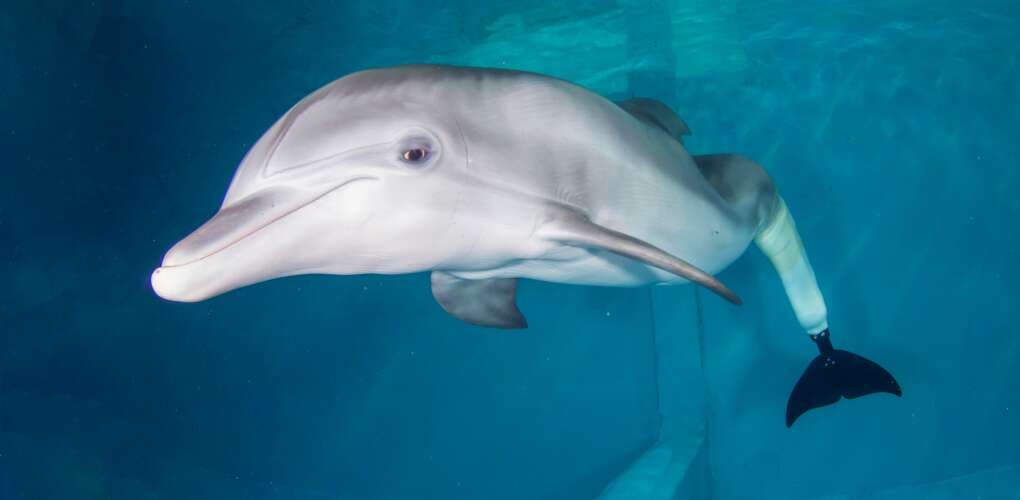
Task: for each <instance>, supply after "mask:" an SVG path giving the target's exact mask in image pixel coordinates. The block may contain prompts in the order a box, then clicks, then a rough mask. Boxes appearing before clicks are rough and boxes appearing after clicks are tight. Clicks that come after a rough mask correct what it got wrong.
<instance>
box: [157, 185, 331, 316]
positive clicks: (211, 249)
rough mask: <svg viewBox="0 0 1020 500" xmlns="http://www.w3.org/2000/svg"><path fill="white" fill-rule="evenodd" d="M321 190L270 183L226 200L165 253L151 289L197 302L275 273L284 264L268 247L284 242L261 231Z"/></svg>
mask: <svg viewBox="0 0 1020 500" xmlns="http://www.w3.org/2000/svg"><path fill="white" fill-rule="evenodd" d="M321 196H322V194H319V195H318V196H316V195H315V193H309V192H306V191H302V190H298V189H293V188H271V189H265V190H262V191H258V192H256V193H253V194H251V195H249V196H247V197H245V198H242V199H240V200H238V201H237V202H234V203H232V204H230V205H228V206H224V207H223V208H221V209H220V211H219V212H217V213H216V215H215V216H213V217H212V218H211V219H209V221H208V222H206V223H205V224H202V226H201V227H199V228H198V229H196V230H195V231H194V232H193V233H191V234H190V235H189V236H188V237H187V238H184V239H183V240H181V241H180V242H179V243H177V244H176V245H174V246H173V248H171V249H170V251H168V252H167V253H166V255H165V256H164V257H163V264H162V266H161V267H159V268H158V269H156V270H155V271H153V273H152V278H151V281H152V289H153V290H154V291H155V292H156V294H157V295H159V296H160V297H162V298H164V299H167V300H173V301H178V302H197V301H200V300H205V299H207V298H209V297H212V296H215V295H219V294H221V293H224V292H227V291H230V290H233V289H235V288H239V287H241V286H244V285H247V284H251V283H255V282H257V281H261V280H264V279H268V278H269V277H273V276H268V275H271V274H273V273H274V272H278V271H279V270H278V269H272V268H273V267H275V266H274V265H273V264H274V262H273V259H272V258H268V259H267V257H270V255H267V253H269V254H272V253H275V252H279V248H280V245H279V242H274V239H273V238H266V237H265V236H264V235H260V234H259V233H260V232H263V230H264V229H265V228H267V227H269V226H271V225H273V224H274V223H276V222H278V221H280V220H281V219H283V218H285V217H287V216H288V215H290V214H291V213H293V212H295V211H297V210H299V209H300V208H302V207H304V206H306V205H308V204H310V203H312V202H314V201H316V200H318V199H319V198H321ZM260 236H261V237H260ZM242 242H243V243H242ZM241 246H243V247H245V248H244V249H243V251H238V249H237V247H241Z"/></svg>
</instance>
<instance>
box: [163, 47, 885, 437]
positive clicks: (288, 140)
mask: <svg viewBox="0 0 1020 500" xmlns="http://www.w3.org/2000/svg"><path fill="white" fill-rule="evenodd" d="M688 133H689V130H688V128H687V125H686V124H685V123H684V122H683V120H681V119H680V118H679V117H678V116H677V115H676V114H675V113H673V112H672V111H671V110H670V109H669V108H668V107H667V106H666V105H664V104H662V103H661V102H659V101H655V100H652V99H642V98H639V99H630V100H627V101H623V102H619V103H614V102H612V101H609V100H607V99H605V98H603V97H601V96H599V95H598V94H595V93H593V92H591V91H589V90H587V89H585V88H583V87H580V86H577V85H574V84H572V83H569V82H566V81H563V80H559V79H555V78H551V77H547V76H542V75H538V74H534V73H527V72H521V71H509V70H497V69H480V68H465V67H455V66H441V65H410V66H400V67H394V68H385V69H373V70H368V71H362V72H359V73H355V74H351V75H348V76H346V77H343V78H340V79H338V80H336V81H334V82H332V83H329V84H328V85H326V86H324V87H322V88H321V89H319V90H318V91H316V92H314V93H312V94H311V95H309V96H307V97H306V98H304V99H303V100H301V101H300V102H298V103H297V104H296V105H295V106H294V107H293V108H291V109H290V110H289V111H288V112H287V113H286V114H284V115H283V117H281V118H280V119H279V120H278V121H277V122H276V123H275V124H274V125H273V126H272V127H271V128H270V129H269V130H268V131H267V132H266V133H265V134H264V135H263V136H262V137H261V138H260V139H259V140H258V142H257V143H256V144H255V145H254V146H253V147H252V148H251V150H250V151H249V152H248V154H247V155H246V156H245V157H244V159H243V160H242V161H241V164H240V166H239V167H238V169H237V172H236V174H235V176H234V178H233V180H232V182H231V183H230V187H229V189H228V190H227V194H226V197H225V199H224V201H223V205H222V207H221V208H220V210H219V212H218V213H216V215H215V216H213V217H212V219H210V220H209V221H208V222H206V223H205V224H203V225H202V226H201V227H199V228H198V229H197V230H195V231H194V232H193V233H192V234H191V235H190V236H188V237H187V238H185V239H184V240H182V241H180V242H179V243H177V244H176V245H174V246H173V248H171V249H170V251H169V252H167V254H166V256H165V257H164V258H163V263H162V266H161V267H159V268H158V269H156V270H155V271H154V272H153V273H152V287H153V289H154V290H155V292H156V293H157V294H158V295H159V296H160V297H163V298H165V299H168V300H174V301H183V302H192V301H199V300H203V299H206V298H209V297H212V296H214V295H218V294H221V293H224V292H227V291H229V290H233V289H236V288H239V287H242V286H245V285H249V284H253V283H256V282H260V281H265V280H269V279H272V278H278V277H282V276H291V275H297V274H308V273H325V274H339V275H350V274H365V273H382V274H397V273H415V272H421V271H431V273H432V274H431V276H432V278H431V282H432V293H433V295H434V296H435V298H436V300H437V302H438V303H439V304H440V305H441V306H442V307H443V309H445V310H446V311H447V312H449V313H450V314H452V315H453V316H456V317H457V318H460V319H461V320H464V321H466V322H469V323H473V324H476V325H483V326H488V327H496V328H523V327H526V326H527V322H526V321H525V318H524V316H523V314H522V313H521V312H520V310H518V308H517V305H516V302H515V299H516V284H517V281H516V280H517V279H518V278H530V279H535V280H543V281H551V282H559V283H572V284H583V285H601V286H641V285H649V284H677V283H686V282H694V283H697V284H698V285H701V286H704V287H706V288H708V289H710V290H711V291H713V292H715V293H717V294H718V295H720V296H722V297H724V298H725V299H727V300H729V301H730V302H733V303H735V304H739V303H740V299H739V298H737V296H736V294H734V293H733V292H732V291H731V290H730V289H729V288H728V287H726V286H725V285H724V284H723V283H721V282H720V281H719V280H717V279H716V278H714V277H713V274H715V273H717V272H718V271H720V270H722V269H723V268H725V267H726V266H728V265H729V264H730V263H732V262H733V261H734V260H736V259H737V258H738V257H740V255H741V254H743V253H744V251H745V250H746V249H747V247H748V246H749V245H750V243H751V242H752V241H754V242H756V244H757V246H758V247H759V248H760V249H761V250H762V251H763V252H764V253H765V254H766V255H767V256H768V257H769V258H770V259H771V261H772V262H773V264H774V265H775V268H776V270H777V271H778V273H779V275H780V277H781V279H782V281H783V284H784V286H785V289H786V291H787V295H788V296H789V299H790V302H791V304H792V306H793V309H794V312H795V313H796V316H797V318H798V320H799V322H800V324H801V326H802V327H803V328H804V330H805V331H807V333H808V334H809V335H810V338H811V339H812V340H813V341H814V342H815V343H816V345H817V347H818V349H819V351H820V355H819V356H818V357H817V358H816V359H815V360H814V361H813V362H812V363H811V364H810V365H809V367H808V369H807V371H806V372H805V373H804V375H803V376H802V377H801V379H800V381H798V383H797V384H796V386H795V388H794V390H793V393H792V394H791V396H790V399H789V402H788V406H787V419H786V424H787V426H790V425H792V424H793V421H794V420H796V418H797V417H798V416H800V415H801V414H802V413H804V412H805V411H807V410H809V409H811V408H816V407H819V406H823V405H827V404H832V403H834V402H836V401H838V400H839V398H840V397H841V396H842V397H847V398H853V397H857V396H861V395H864V394H869V393H872V392H879V391H883V392H890V393H893V394H897V395H899V394H900V389H899V386H898V384H897V383H896V381H895V380H894V379H893V377H892V376H891V375H889V373H888V372H886V371H885V370H884V369H882V368H881V367H879V366H878V365H877V364H875V363H873V362H871V361H868V360H866V359H864V358H862V357H860V356H856V355H854V354H851V353H848V352H846V351H840V350H835V349H833V348H832V344H831V342H830V340H829V329H828V322H827V316H826V315H827V311H826V307H825V302H824V300H823V298H822V294H821V292H820V290H819V289H818V285H817V284H816V282H815V276H814V272H813V271H812V270H811V266H810V263H809V262H808V259H807V255H806V253H805V251H804V247H803V245H802V243H801V240H800V237H799V235H798V233H797V231H796V227H795V225H794V221H793V218H792V216H791V215H790V212H789V210H788V209H787V207H786V204H785V202H784V201H783V199H782V198H781V197H780V196H779V195H778V194H777V192H776V189H775V186H774V185H773V183H772V181H771V179H770V177H769V176H768V174H767V173H766V172H765V170H764V169H763V168H762V167H761V166H759V165H758V164H757V163H755V162H753V161H751V160H749V159H747V158H744V157H741V156H738V155H730V154H721V155H705V156H692V155H691V154H690V153H688V152H687V150H686V149H685V148H684V145H683V142H682V136H684V135H685V134H688Z"/></svg>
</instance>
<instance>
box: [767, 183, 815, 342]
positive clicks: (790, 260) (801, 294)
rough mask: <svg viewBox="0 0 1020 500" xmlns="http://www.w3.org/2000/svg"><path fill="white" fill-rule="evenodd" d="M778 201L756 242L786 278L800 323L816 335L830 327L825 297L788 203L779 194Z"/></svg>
mask: <svg viewBox="0 0 1020 500" xmlns="http://www.w3.org/2000/svg"><path fill="white" fill-rule="evenodd" d="M776 201H777V202H778V206H777V207H776V209H775V210H774V211H773V214H772V219H771V220H770V221H768V223H767V224H766V225H765V228H764V229H762V230H761V231H759V232H758V235H757V236H755V238H754V242H755V243H757V244H758V248H760V249H761V251H762V252H764V253H765V255H766V256H767V257H768V258H769V260H771V261H772V265H773V266H774V267H775V268H776V272H777V273H779V278H780V279H781V280H783V287H785V288H786V296H787V298H789V300H790V305H792V306H793V311H794V313H796V314H797V320H798V321H800V326H802V327H803V328H804V330H806V331H807V333H809V334H811V335H814V334H817V333H820V332H822V331H824V330H825V329H827V328H828V327H829V322H828V318H827V311H826V309H825V299H823V298H822V291H821V290H819V289H818V283H817V282H816V281H815V272H814V270H812V269H811V263H810V262H808V258H807V253H805V252H804V244H803V243H802V242H801V241H800V235H799V234H797V226H796V224H794V222H793V217H792V216H791V215H790V211H789V210H788V209H787V208H786V202H784V201H783V198H781V197H780V196H779V195H776Z"/></svg>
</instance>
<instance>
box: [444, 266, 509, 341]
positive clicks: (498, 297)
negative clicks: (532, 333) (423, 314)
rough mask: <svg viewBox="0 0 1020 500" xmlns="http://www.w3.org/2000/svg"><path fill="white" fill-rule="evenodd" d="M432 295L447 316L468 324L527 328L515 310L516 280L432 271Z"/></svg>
mask: <svg viewBox="0 0 1020 500" xmlns="http://www.w3.org/2000/svg"><path fill="white" fill-rule="evenodd" d="M432 296H433V297H435V298H436V302H438V303H439V305H440V306H442V307H443V309H444V310H445V311H446V312H448V313H450V315H451V316H453V317H455V318H457V319H459V320H461V321H464V322H467V323H471V324H472V325H478V326H488V327H492V328H508V329H510V328H527V327H528V322H527V320H525V319H524V315H523V314H521V311H520V310H519V309H517V280H516V279H514V278H488V279H481V280H468V279H462V278H458V277H456V276H454V275H452V274H450V273H445V272H442V271H432Z"/></svg>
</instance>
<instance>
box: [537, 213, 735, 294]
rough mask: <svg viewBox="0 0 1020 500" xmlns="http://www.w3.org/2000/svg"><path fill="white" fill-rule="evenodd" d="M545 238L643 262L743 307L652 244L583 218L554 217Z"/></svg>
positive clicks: (574, 215) (711, 280)
mask: <svg viewBox="0 0 1020 500" xmlns="http://www.w3.org/2000/svg"><path fill="white" fill-rule="evenodd" d="M542 234H543V236H544V237H545V238H548V239H550V240H554V241H558V242H560V243H563V244H565V245H572V246H578V247H586V248H593V249H598V250H606V251H609V252H613V253H615V254H617V255H621V256H624V257H627V258H630V259H634V260H636V261H639V262H643V263H645V264H647V265H649V266H652V267H657V268H659V269H662V270H664V271H667V272H670V273H673V274H675V275H677V276H680V277H681V278H686V279H687V280H690V281H692V282H694V283H697V284H699V285H701V286H703V287H705V288H708V289H709V290H711V291H713V292H715V293H716V294H718V295H719V296H721V297H722V298H724V299H726V300H728V301H730V302H732V303H734V304H736V305H740V304H741V303H742V302H741V300H740V297H737V294H735V293H733V291H732V290H730V289H729V288H728V287H727V286H726V285H724V284H723V283H722V282H721V281H719V280H718V279H716V278H715V277H714V276H712V275H711V274H708V273H706V272H705V271H702V270H701V269H698V268H697V267H695V266H694V265H692V264H691V263H689V262H687V261H685V260H683V259H681V258H679V257H676V256H673V255H670V254H669V253H667V252H665V251H664V250H662V249H659V248H657V247H655V246H654V245H652V244H650V243H648V242H645V241H642V240H639V239H637V238H635V237H633V236H630V235H627V234H624V233H621V232H619V231H614V230H612V229H609V228H607V227H603V226H600V225H598V224H595V223H594V222H591V221H590V220H588V219H587V217H585V216H583V215H581V214H577V213H573V212H571V211H567V212H566V213H563V214H562V215H560V216H557V217H554V218H553V220H551V221H550V222H548V223H547V224H546V226H545V227H543V229H542Z"/></svg>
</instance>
